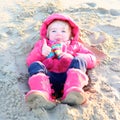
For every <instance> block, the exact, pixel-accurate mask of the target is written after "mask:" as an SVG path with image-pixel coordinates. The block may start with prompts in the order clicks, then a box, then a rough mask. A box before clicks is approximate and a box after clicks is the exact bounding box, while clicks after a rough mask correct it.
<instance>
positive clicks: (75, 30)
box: [40, 13, 79, 41]
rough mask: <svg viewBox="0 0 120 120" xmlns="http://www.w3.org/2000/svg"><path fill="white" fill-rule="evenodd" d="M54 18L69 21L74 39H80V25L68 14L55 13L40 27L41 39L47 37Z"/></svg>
mask: <svg viewBox="0 0 120 120" xmlns="http://www.w3.org/2000/svg"><path fill="white" fill-rule="evenodd" d="M54 20H62V21H67V22H68V23H69V24H70V26H71V28H72V36H73V39H72V40H75V41H77V40H78V39H79V27H78V26H77V24H76V23H75V22H74V21H73V20H72V19H71V18H70V17H68V16H64V15H62V14H58V13H54V14H52V15H50V16H48V17H47V18H46V19H45V20H44V21H43V24H42V26H41V29H40V36H41V39H44V38H45V39H47V38H46V34H47V27H48V26H49V25H50V24H51V23H52V22H53V21H54Z"/></svg>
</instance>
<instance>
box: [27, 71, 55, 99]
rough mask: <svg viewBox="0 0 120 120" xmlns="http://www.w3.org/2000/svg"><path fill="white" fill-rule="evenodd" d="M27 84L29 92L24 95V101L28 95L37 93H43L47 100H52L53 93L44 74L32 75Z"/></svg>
mask: <svg viewBox="0 0 120 120" xmlns="http://www.w3.org/2000/svg"><path fill="white" fill-rule="evenodd" d="M28 84H29V87H30V91H29V92H28V93H27V94H26V99H27V97H29V95H31V94H34V93H39V92H41V93H43V94H44V95H45V96H46V97H47V98H48V99H49V100H52V99H53V98H52V92H54V91H53V90H52V89H51V84H50V81H49V78H48V76H46V75H45V74H43V73H38V74H36V75H33V76H32V77H30V78H29V82H28Z"/></svg>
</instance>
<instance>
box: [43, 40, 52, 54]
mask: <svg viewBox="0 0 120 120" xmlns="http://www.w3.org/2000/svg"><path fill="white" fill-rule="evenodd" d="M50 52H51V47H49V46H48V45H47V42H46V39H44V40H43V47H42V55H44V56H48V55H49V54H50Z"/></svg>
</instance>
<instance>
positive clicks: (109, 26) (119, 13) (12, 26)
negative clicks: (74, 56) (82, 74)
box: [0, 0, 120, 120]
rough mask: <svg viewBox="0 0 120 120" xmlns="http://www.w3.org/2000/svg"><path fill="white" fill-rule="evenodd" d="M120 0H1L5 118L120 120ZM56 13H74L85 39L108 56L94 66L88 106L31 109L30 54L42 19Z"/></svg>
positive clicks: (0, 116) (0, 119) (0, 82)
mask: <svg viewBox="0 0 120 120" xmlns="http://www.w3.org/2000/svg"><path fill="white" fill-rule="evenodd" d="M108 2H109V3H108ZM119 5H120V1H119V0H108V1H105V0H85V1H82V2H81V1H80V0H74V1H73V2H72V1H70V0H65V1H64V0H63V1H62V0H49V1H47V0H27V1H26V0H10V1H8V0H4V1H3V0H0V96H1V97H0V120H120V7H119ZM54 12H60V13H65V14H67V15H69V16H71V17H72V18H73V19H74V20H75V21H76V22H77V23H78V24H79V26H80V29H81V38H82V39H83V40H84V41H85V42H87V43H88V44H89V45H92V46H95V47H97V48H98V49H99V50H101V51H103V52H104V53H105V54H106V55H107V57H106V59H103V60H102V61H101V63H100V64H99V65H98V66H97V67H96V68H95V69H93V70H90V71H89V76H90V78H91V84H92V86H91V90H90V91H86V96H87V98H88V101H87V103H86V104H85V105H81V106H74V107H71V106H69V105H67V104H58V105H57V106H56V107H55V108H54V109H52V110H45V109H32V110H31V109H29V108H28V106H27V105H26V103H25V100H24V97H25V93H26V92H27V91H28V89H29V88H28V86H27V80H28V72H27V66H26V64H25V59H26V56H27V54H28V53H29V52H30V50H31V49H32V47H33V45H34V43H35V42H36V41H37V40H38V39H39V38H40V36H39V29H40V25H41V23H42V21H43V20H44V19H45V18H46V17H47V16H48V15H49V14H51V13H54Z"/></svg>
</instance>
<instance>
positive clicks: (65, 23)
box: [46, 20, 72, 38]
mask: <svg viewBox="0 0 120 120" xmlns="http://www.w3.org/2000/svg"><path fill="white" fill-rule="evenodd" d="M55 22H61V23H63V24H64V25H65V26H66V25H68V27H69V30H70V32H71V31H72V28H71V26H70V24H69V23H68V22H67V21H63V20H54V21H53V22H51V23H50V24H49V25H48V27H47V34H46V37H47V38H49V29H50V26H51V25H52V23H55ZM71 37H72V33H71V36H70V38H71Z"/></svg>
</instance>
